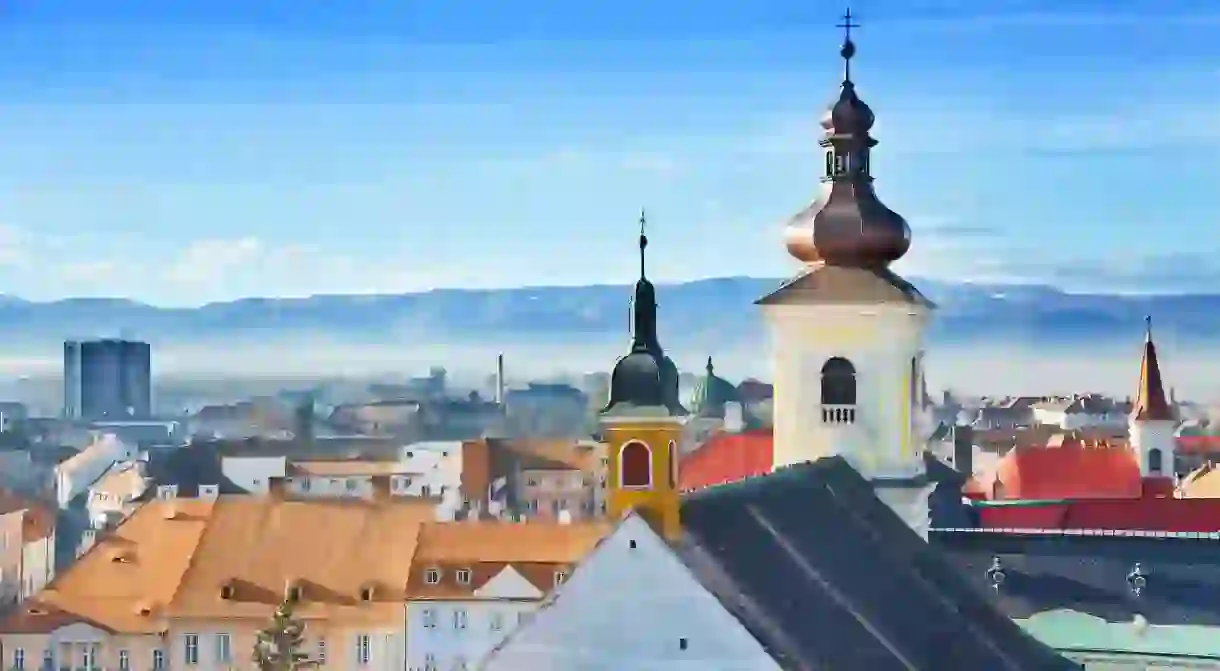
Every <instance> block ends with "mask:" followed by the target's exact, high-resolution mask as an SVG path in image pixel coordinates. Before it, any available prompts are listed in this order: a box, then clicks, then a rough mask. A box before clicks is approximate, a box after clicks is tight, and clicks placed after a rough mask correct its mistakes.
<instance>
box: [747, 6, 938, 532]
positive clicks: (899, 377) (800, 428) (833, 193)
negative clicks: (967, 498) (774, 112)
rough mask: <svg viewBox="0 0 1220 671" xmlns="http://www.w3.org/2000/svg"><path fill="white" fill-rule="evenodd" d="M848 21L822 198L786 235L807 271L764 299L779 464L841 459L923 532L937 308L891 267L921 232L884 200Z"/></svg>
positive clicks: (829, 121)
mask: <svg viewBox="0 0 1220 671" xmlns="http://www.w3.org/2000/svg"><path fill="white" fill-rule="evenodd" d="M845 19H846V20H845V21H844V23H843V24H842V25H841V26H840V27H842V28H844V29H845V30H846V39H845V40H844V43H843V49H842V51H841V54H842V56H843V60H844V77H843V87H842V91H841V93H840V95H839V99H838V100H837V101H836V102H835V103H834V105H833V106H832V107H831V108H830V110H829V111H828V112H827V114H826V116H825V118H824V119H823V120H822V127H823V128H824V129H825V136H824V137H823V139H822V140H821V142H820V145H821V146H822V148H823V149H824V152H825V173H824V176H823V177H822V180H821V181H822V190H821V194H820V195H819V196H818V198H817V199H816V200H815V201H814V203H813V204H812V205H810V206H809V207H808V208H806V209H805V210H803V211H802V212H800V213H798V214H797V215H796V216H795V217H794V218H793V219H792V221H791V222H790V223H789V224H788V228H787V230H786V232H785V237H786V242H787V247H788V252H789V253H790V254H791V255H792V256H794V257H796V258H797V259H798V260H799V261H801V262H802V263H803V264H804V266H805V267H804V268H803V269H802V270H801V272H800V273H799V274H798V275H797V276H796V277H795V278H793V279H792V280H790V281H788V282H787V283H785V284H784V285H783V286H781V287H780V288H779V289H777V290H776V291H775V292H773V293H771V294H770V295H768V296H765V297H763V298H762V299H760V300H759V301H758V304H759V305H761V306H762V308H763V311H764V314H765V317H766V319H767V321H768V322H769V324H770V326H771V333H772V346H773V366H774V371H773V380H774V385H775V396H774V401H773V402H774V412H775V417H774V461H775V463H774V465H775V467H777V468H778V467H782V466H785V465H788V464H794V463H799V462H804V461H811V460H815V459H818V458H820V457H825V456H831V455H841V456H843V457H844V458H845V459H847V460H848V461H849V462H850V463H851V464H852V465H853V466H854V467H855V468H856V470H858V471H859V472H860V473H861V474H862V475H864V476H865V477H866V478H869V479H870V480H872V481H873V484H874V486H875V487H876V488H877V493H878V495H879V497H880V498H882V499H883V500H884V501H885V502H886V503H888V504H889V505H890V506H891V507H892V508H893V509H894V510H895V511H897V512H898V513H899V514H900V515H901V516H902V517H903V518H904V519H906V520H907V522H908V523H909V524H910V525H911V526H912V527H913V528H915V529H916V530H918V531H920V532H921V533H923V532H926V528H927V525H928V520H927V515H928V508H927V495H928V493H929V492H930V489H931V485H930V483H928V482H927V480H926V474H925V469H924V460H923V454H922V451H923V447H924V444H925V441H926V438H927V436H925V435H924V434H925V433H926V431H927V427H926V424H927V423H926V422H924V421H922V412H923V405H924V404H923V400H924V399H923V390H924V388H925V387H924V382H923V379H922V376H923V370H922V359H923V342H924V331H925V329H926V327H927V325H928V320H929V317H930V314H931V311H932V309H933V308H934V306H933V304H932V303H931V302H930V301H929V300H928V299H926V298H925V297H924V296H923V295H922V294H921V293H920V292H919V291H918V290H917V289H916V288H915V287H914V286H912V285H911V284H910V283H909V282H907V281H906V280H904V279H902V278H901V277H899V276H898V275H897V274H895V273H894V272H893V271H892V270H890V267H889V266H890V264H891V263H892V262H894V261H896V260H898V259H899V258H901V257H902V256H903V255H904V254H906V252H907V250H908V249H909V248H910V245H911V232H910V228H909V227H908V226H907V223H906V221H904V220H903V218H902V217H901V216H899V215H898V214H896V213H895V212H893V211H891V210H890V209H889V208H887V207H886V206H885V205H883V204H882V203H881V201H880V200H878V198H877V195H876V194H875V193H874V191H873V177H872V174H871V172H870V167H871V166H870V161H869V153H870V152H871V151H872V148H873V147H874V146H876V145H877V141H876V140H874V139H873V138H872V137H871V136H870V135H869V131H870V130H871V128H872V126H873V122H874V116H873V112H872V110H870V109H869V107H868V105H866V104H864V102H863V101H861V100H860V98H859V97H858V96H857V94H856V89H855V85H854V84H853V82H852V80H851V58H852V56H853V55H854V54H855V45H854V44H853V43H852V41H851V28H852V27H854V25H853V24H852V22H851V16H850V13H849V14H848V15H847V16H846V17H845Z"/></svg>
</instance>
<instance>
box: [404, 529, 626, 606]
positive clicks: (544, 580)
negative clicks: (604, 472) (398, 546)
mask: <svg viewBox="0 0 1220 671" xmlns="http://www.w3.org/2000/svg"><path fill="white" fill-rule="evenodd" d="M612 528H613V525H612V524H610V523H609V522H607V521H593V522H573V523H571V524H559V523H553V522H527V523H524V524H516V523H511V522H490V521H489V522H444V523H430V524H426V525H424V526H423V528H422V530H421V532H420V536H419V544H418V547H417V549H416V552H415V557H414V560H413V562H412V564H413V566H412V570H411V579H410V583H409V584H408V587H407V592H408V596H409V597H410V598H413V599H462V598H471V597H473V596H474V592H475V591H476V590H478V589H479V588H481V587H482V586H484V585H485V584H487V582H488V581H490V580H491V579H492V578H494V577H496V576H497V575H499V574H500V572H501V571H503V570H504V569H505V568H506V567H509V566H511V567H512V568H513V570H515V571H516V572H517V573H519V574H521V576H522V577H524V578H525V579H526V580H528V581H529V582H530V583H531V584H532V585H534V587H536V588H538V589H539V590H540V591H541V592H543V593H545V592H547V591H549V590H550V589H551V588H552V587H553V586H554V584H555V573H556V572H560V571H562V572H570V571H571V568H572V566H574V565H575V564H576V563H577V562H579V561H580V560H581V559H582V558H583V557H584V556H585V555H587V554H588V553H589V552H590V551H591V550H592V549H593V547H594V546H595V545H597V543H598V542H600V541H601V540H602V539H603V538H604V537H606V535H608V534H609V533H610V531H611V529H612ZM429 570H438V571H439V572H440V576H439V578H440V581H439V582H437V583H436V584H428V582H427V580H426V576H427V572H428V571H429ZM459 571H469V572H470V576H469V580H466V581H459V580H458V577H459V574H458V572H459Z"/></svg>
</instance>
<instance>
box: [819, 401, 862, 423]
mask: <svg viewBox="0 0 1220 671" xmlns="http://www.w3.org/2000/svg"><path fill="white" fill-rule="evenodd" d="M822 423H823V424H855V423H856V406H854V405H823V406H822Z"/></svg>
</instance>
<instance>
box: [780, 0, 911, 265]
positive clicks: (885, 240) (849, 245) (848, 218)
mask: <svg viewBox="0 0 1220 671" xmlns="http://www.w3.org/2000/svg"><path fill="white" fill-rule="evenodd" d="M844 18H845V21H844V23H842V24H840V27H842V28H844V29H845V31H846V37H845V39H844V41H843V48H842V49H841V50H840V55H842V56H843V62H844V75H843V86H842V89H841V90H840V93H839V99H838V100H837V101H836V102H835V103H834V104H833V105H831V107H830V109H829V111H827V113H826V115H825V117H823V119H822V127H823V129H824V130H825V135H824V137H823V138H822V140H821V141H820V142H819V145H820V146H821V147H822V148H823V149H824V150H825V154H826V169H825V174H824V176H823V177H822V185H823V188H822V193H821V194H820V195H819V197H818V198H817V200H816V201H814V203H813V204H811V205H810V206H809V207H807V208H805V209H804V210H802V211H801V212H800V213H798V214H797V215H796V216H794V217H793V218H792V220H791V221H790V222H789V223H788V227H787V229H786V231H785V238H786V242H787V247H788V253H790V254H791V255H792V256H794V257H796V258H797V259H798V260H800V261H802V262H804V263H806V264H816V263H825V264H828V265H839V266H849V267H857V268H869V269H879V268H885V267H886V266H888V265H889V264H890V263H892V262H894V261H896V260H898V259H900V258H902V256H903V255H904V254H906V253H907V250H908V249H910V247H911V229H910V227H909V226H908V225H907V222H906V220H904V219H903V218H902V217H901V216H900V215H899V214H897V213H896V212H894V211H893V210H891V209H889V208H888V207H886V206H885V205H884V204H883V203H882V202H881V201H880V200H879V199H878V198H877V194H876V193H875V192H874V191H873V177H872V174H871V172H870V169H871V166H870V161H869V154H870V152H871V150H872V148H873V147H875V146H876V145H877V141H876V140H875V139H873V138H872V136H870V135H869V131H870V130H871V129H872V127H873V124H874V122H875V121H876V117H875V116H874V114H873V111H872V109H871V108H869V106H868V105H867V104H865V103H864V101H863V100H861V99H860V96H859V95H858V94H857V93H856V86H855V83H853V82H852V80H851V59H852V57H853V56H855V54H856V45H855V43H854V42H852V40H851V29H852V28H854V27H856V24H854V23H852V22H851V13H850V12H848V13H847V14H846V15H845V17H844Z"/></svg>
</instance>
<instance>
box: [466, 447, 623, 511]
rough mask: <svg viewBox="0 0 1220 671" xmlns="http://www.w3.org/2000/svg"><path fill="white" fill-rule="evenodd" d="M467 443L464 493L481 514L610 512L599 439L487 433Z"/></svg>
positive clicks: (602, 454) (603, 456) (603, 457)
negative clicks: (510, 436)
mask: <svg viewBox="0 0 1220 671" xmlns="http://www.w3.org/2000/svg"><path fill="white" fill-rule="evenodd" d="M462 449H463V450H464V451H465V456H464V457H463V464H462V469H463V475H462V481H463V496H464V498H465V500H466V501H467V502H468V504H469V507H470V509H471V510H472V511H475V512H477V513H479V514H480V515H482V514H484V513H486V514H489V515H492V516H505V517H510V518H513V519H551V520H554V519H558V518H559V517H560V516H564V517H565V518H567V519H572V520H575V519H581V518H585V517H589V516H600V515H602V514H603V513H604V512H605V507H604V505H603V503H604V492H605V484H606V479H605V467H606V464H605V461H606V460H605V448H604V446H603V445H601V444H599V443H597V442H595V441H591V440H577V439H572V438H568V439H529V438H520V439H499V438H485V439H482V440H477V441H466V442H464V443H463V445H462ZM477 461H482V462H483V463H475V462H477ZM467 469H469V475H468V474H467ZM476 481H480V482H481V484H482V485H484V486H485V488H484V489H481V488H480V487H478V486H475V484H474V483H475V482H476Z"/></svg>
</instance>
